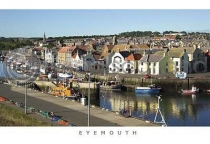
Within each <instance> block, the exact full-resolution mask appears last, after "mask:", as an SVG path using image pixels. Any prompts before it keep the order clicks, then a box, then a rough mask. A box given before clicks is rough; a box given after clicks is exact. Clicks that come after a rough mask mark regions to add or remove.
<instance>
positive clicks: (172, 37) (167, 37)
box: [165, 35, 176, 40]
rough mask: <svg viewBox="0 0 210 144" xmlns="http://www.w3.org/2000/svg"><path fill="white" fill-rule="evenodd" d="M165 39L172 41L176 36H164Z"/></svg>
mask: <svg viewBox="0 0 210 144" xmlns="http://www.w3.org/2000/svg"><path fill="white" fill-rule="evenodd" d="M165 38H166V39H169V40H174V39H175V38H176V36H170V35H169V36H165Z"/></svg>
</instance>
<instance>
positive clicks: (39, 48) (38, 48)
mask: <svg viewBox="0 0 210 144" xmlns="http://www.w3.org/2000/svg"><path fill="white" fill-rule="evenodd" d="M34 49H35V50H39V51H41V50H43V48H42V47H37V48H34Z"/></svg>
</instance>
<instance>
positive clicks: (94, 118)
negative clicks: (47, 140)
mask: <svg viewBox="0 0 210 144" xmlns="http://www.w3.org/2000/svg"><path fill="white" fill-rule="evenodd" d="M0 95H1V96H4V97H6V98H8V99H11V100H13V101H15V102H18V103H24V102H25V88H23V87H16V86H11V85H7V84H0ZM26 99H27V106H30V107H34V108H36V109H39V110H43V111H48V112H53V113H54V114H55V115H58V116H61V117H62V119H64V120H66V121H68V122H70V123H71V124H73V125H75V126H87V124H88V107H87V106H83V105H81V104H80V103H78V102H75V101H72V100H65V99H62V98H59V97H54V96H52V95H50V94H46V93H42V92H38V91H34V90H29V89H28V90H27V98H26ZM22 110H23V111H24V109H22ZM29 115H34V114H31V113H29ZM42 119H43V118H42ZM90 126H158V125H157V124H154V123H151V122H149V121H144V120H140V119H136V118H125V117H122V116H120V115H119V114H116V113H114V112H110V111H106V110H102V109H101V108H98V107H93V106H92V107H91V108H90Z"/></svg>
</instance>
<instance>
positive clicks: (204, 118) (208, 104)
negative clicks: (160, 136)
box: [98, 92, 210, 126]
mask: <svg viewBox="0 0 210 144" xmlns="http://www.w3.org/2000/svg"><path fill="white" fill-rule="evenodd" d="M161 95H162V96H161V98H162V101H160V111H161V113H162V115H163V117H164V119H165V121H166V124H167V125H168V126H210V95H208V94H207V93H205V92H203V93H200V94H198V95H181V94H180V93H178V92H174V93H166V92H164V93H161ZM98 105H99V106H100V107H101V108H105V109H109V110H110V111H119V109H127V110H129V111H130V112H131V115H132V116H133V117H136V118H140V119H144V120H148V121H152V122H153V121H154V119H155V115H156V112H157V108H158V98H157V96H156V95H149V94H146V95H135V94H134V93H130V92H127V93H126V92H125V93H119V92H101V93H100V102H99V104H98ZM157 116H158V117H157V120H156V121H161V117H160V113H158V115H157Z"/></svg>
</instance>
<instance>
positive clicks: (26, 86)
mask: <svg viewBox="0 0 210 144" xmlns="http://www.w3.org/2000/svg"><path fill="white" fill-rule="evenodd" d="M26 82H27V76H26V74H25V114H27V105H26V102H27V100H26V97H27V85H26Z"/></svg>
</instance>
